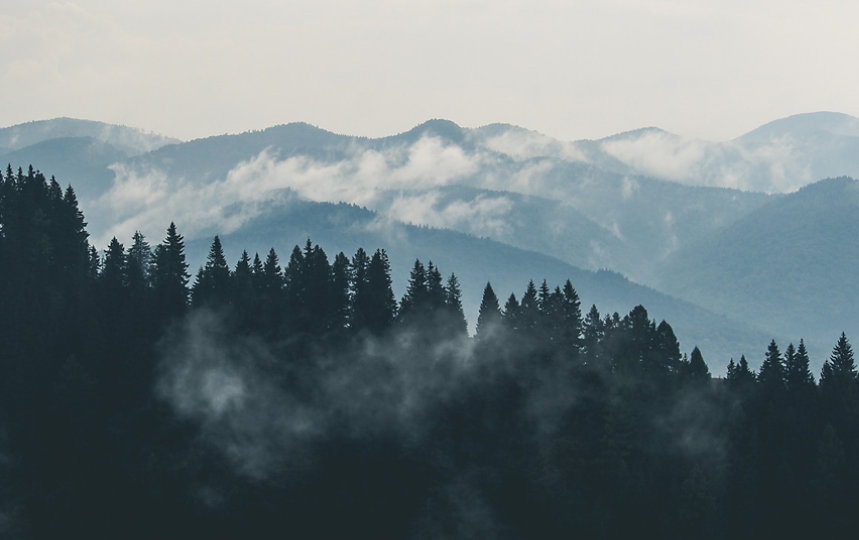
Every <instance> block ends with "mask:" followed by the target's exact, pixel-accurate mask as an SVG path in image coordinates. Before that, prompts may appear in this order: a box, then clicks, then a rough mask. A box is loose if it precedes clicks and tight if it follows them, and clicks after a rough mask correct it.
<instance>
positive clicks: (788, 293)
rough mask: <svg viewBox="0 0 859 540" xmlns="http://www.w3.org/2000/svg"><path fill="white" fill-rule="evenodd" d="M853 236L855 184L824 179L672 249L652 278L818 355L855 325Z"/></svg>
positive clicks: (857, 261)
mask: <svg viewBox="0 0 859 540" xmlns="http://www.w3.org/2000/svg"><path fill="white" fill-rule="evenodd" d="M857 237H859V183H857V182H856V181H855V180H853V179H850V178H844V177H842V178H835V179H828V180H823V181H820V182H817V183H815V184H812V185H809V186H806V187H804V188H802V189H800V190H799V191H797V192H796V193H792V194H789V195H785V196H781V197H778V198H774V199H773V200H771V201H769V202H768V203H767V204H765V205H764V206H762V207H760V208H759V209H757V210H756V211H755V212H752V213H750V214H749V215H747V216H746V217H744V218H742V219H740V220H738V221H736V222H735V223H733V224H731V225H729V226H727V227H725V228H724V229H723V230H720V231H718V232H717V233H715V234H713V235H711V236H710V237H708V238H705V239H702V240H701V241H698V242H696V243H693V244H690V245H688V246H686V247H684V248H682V249H680V250H678V251H677V252H675V253H674V254H672V255H671V257H669V259H668V260H667V264H666V265H665V266H664V268H663V270H662V274H661V279H660V280H659V281H658V282H657V283H656V285H657V286H658V287H660V288H661V289H662V290H666V291H670V292H672V293H675V294H677V295H680V296H682V297H684V298H687V299H690V300H692V301H694V302H697V303H699V304H701V305H706V306H708V307H711V308H712V309H714V310H716V311H718V312H722V313H727V314H730V315H731V316H732V317H733V318H736V319H741V320H745V321H749V322H752V323H754V324H756V325H757V326H759V327H760V328H762V329H764V330H768V331H770V332H780V333H782V334H788V335H791V336H793V340H794V341H798V340H799V338H800V337H805V339H806V341H807V342H809V341H811V342H812V343H813V344H814V345H816V346H817V351H818V352H819V353H821V354H825V353H826V352H827V351H828V349H829V348H831V347H832V345H833V344H834V342H835V340H836V338H837V337H838V335H839V334H840V332H842V331H846V332H847V333H848V335H851V333H852V334H855V333H857V332H859V304H857V302H856V298H857V297H859V273H857V271H856V268H857V266H859V244H857V242H856V238H857ZM817 359H818V361H820V360H821V357H820V356H818V358H817Z"/></svg>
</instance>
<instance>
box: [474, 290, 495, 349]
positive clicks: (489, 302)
mask: <svg viewBox="0 0 859 540" xmlns="http://www.w3.org/2000/svg"><path fill="white" fill-rule="evenodd" d="M500 322H501V309H500V307H499V306H498V297H497V296H495V291H493V290H492V285H491V284H490V283H489V282H487V283H486V287H484V289H483V299H482V300H481V301H480V310H479V312H478V314H477V329H476V336H477V339H478V340H483V339H487V338H489V337H490V336H491V332H493V331H494V330H495V329H496V328H497V326H498V324H499V323H500Z"/></svg>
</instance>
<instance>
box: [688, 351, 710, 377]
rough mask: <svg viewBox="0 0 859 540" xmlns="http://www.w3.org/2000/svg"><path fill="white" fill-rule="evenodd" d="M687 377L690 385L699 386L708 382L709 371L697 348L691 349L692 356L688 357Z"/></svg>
mask: <svg viewBox="0 0 859 540" xmlns="http://www.w3.org/2000/svg"><path fill="white" fill-rule="evenodd" d="M687 377H688V378H689V381H690V382H691V383H692V384H699V385H700V384H706V383H708V382H710V369H709V368H708V367H707V363H706V362H704V356H703V355H702V354H701V349H699V348H698V347H695V348H694V349H692V354H690V355H689V365H688V368H687Z"/></svg>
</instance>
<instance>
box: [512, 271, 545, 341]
mask: <svg viewBox="0 0 859 540" xmlns="http://www.w3.org/2000/svg"><path fill="white" fill-rule="evenodd" d="M537 296H538V295H537V287H536V286H534V282H533V281H529V282H528V287H527V288H526V289H525V294H523V295H522V301H521V302H520V303H519V310H518V314H517V319H518V327H519V330H522V331H525V332H527V333H528V335H529V336H533V335H534V331H535V330H536V329H537V326H538V325H539V324H540V301H539V299H538V297H537Z"/></svg>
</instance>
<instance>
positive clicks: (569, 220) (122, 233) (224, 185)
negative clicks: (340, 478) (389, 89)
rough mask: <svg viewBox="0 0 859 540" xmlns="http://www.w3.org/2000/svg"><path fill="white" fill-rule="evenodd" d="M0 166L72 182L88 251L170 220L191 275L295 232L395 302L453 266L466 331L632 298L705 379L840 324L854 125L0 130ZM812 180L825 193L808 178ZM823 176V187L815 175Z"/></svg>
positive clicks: (846, 301)
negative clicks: (385, 279) (535, 284)
mask: <svg viewBox="0 0 859 540" xmlns="http://www.w3.org/2000/svg"><path fill="white" fill-rule="evenodd" d="M0 162H6V163H10V164H12V166H13V167H17V166H22V167H25V168H26V166H27V165H29V164H30V163H32V164H33V165H34V166H35V167H37V168H39V169H41V170H42V171H43V172H45V173H46V174H48V175H52V174H53V175H56V176H57V178H58V180H60V182H61V183H63V184H67V183H70V184H72V185H73V186H74V187H75V190H76V192H77V193H78V196H79V199H80V201H81V205H82V208H83V210H84V212H85V214H86V216H87V219H88V222H89V231H90V233H91V234H92V237H93V241H94V243H95V244H96V245H97V246H99V247H101V248H103V247H105V246H106V244H107V241H108V240H109V239H110V237H111V236H114V235H115V236H117V238H119V239H120V241H122V242H126V243H127V242H128V241H129V240H130V237H131V234H132V233H133V232H134V231H135V230H141V231H142V232H144V234H146V235H147V237H148V238H149V239H150V241H152V242H157V241H158V240H159V239H160V237H161V236H162V235H163V231H164V229H165V228H166V226H167V224H169V222H170V221H175V222H176V223H177V225H178V226H179V229H180V232H182V233H183V234H184V235H185V236H186V239H187V241H188V254H189V258H190V260H191V261H192V262H193V265H195V267H196V265H198V264H201V262H202V261H203V259H204V258H205V254H206V251H207V248H208V243H209V242H210V241H211V238H212V236H213V235H214V234H220V235H221V239H222V241H223V243H224V245H225V247H226V249H227V252H228V255H230V256H231V257H232V258H233V260H235V259H237V258H238V254H239V251H240V250H241V249H245V248H246V249H248V250H250V251H259V252H260V254H261V255H262V254H263V253H264V252H266V251H268V248H269V247H275V248H276V249H277V251H278V253H279V254H280V255H281V257H282V259H283V258H287V257H288V254H289V251H290V250H291V247H292V245H294V244H302V243H303V242H304V241H305V240H306V238H307V237H310V238H311V239H312V240H313V241H314V242H318V243H319V244H320V245H322V247H323V248H325V249H326V251H327V252H328V253H329V255H333V254H334V253H336V252H337V251H340V250H343V251H344V252H346V253H347V254H351V253H352V252H354V250H355V249H356V248H357V247H358V246H363V247H365V248H367V249H374V248H376V247H381V248H385V249H387V250H388V252H389V254H390V255H391V258H392V263H393V267H394V268H393V269H394V280H395V287H396V292H397V293H398V294H399V293H401V292H402V290H403V289H404V286H405V281H406V277H407V273H408V270H409V269H410V268H411V263H412V262H413V261H414V258H416V257H420V258H422V259H424V260H427V259H430V260H433V262H435V263H436V264H437V265H438V266H439V267H440V268H441V269H442V271H444V272H448V273H449V272H456V274H457V276H458V277H459V278H460V280H461V281H462V284H463V289H464V293H465V296H464V301H465V305H466V311H467V315H468V316H469V319H470V321H472V323H473V321H474V319H475V316H476V307H477V305H478V304H479V301H480V298H479V295H480V293H481V291H482V289H483V285H484V284H485V282H486V281H487V280H490V281H492V283H493V287H494V288H495V290H496V292H498V294H499V296H500V297H504V298H506V296H507V295H509V294H510V293H511V292H513V293H515V294H516V295H517V296H519V295H520V294H521V292H522V291H523V290H524V288H525V285H526V284H527V281H528V280H529V279H534V280H535V281H540V280H542V279H547V280H548V283H549V284H550V285H552V286H554V285H556V284H562V282H563V280H565V279H567V278H570V279H571V280H572V281H573V284H574V286H575V287H576V288H577V290H578V291H579V293H580V295H581V296H582V299H583V304H584V307H585V308H587V307H589V306H590V304H591V303H595V304H596V305H597V306H598V307H599V308H600V310H601V311H603V312H604V313H605V312H610V311H619V312H621V313H624V312H626V311H629V310H630V309H631V308H632V307H633V306H634V305H636V304H639V303H640V304H643V305H644V306H645V307H647V308H648V310H649V311H650V313H651V316H652V317H657V318H658V319H662V318H665V319H666V320H668V321H669V322H670V323H671V324H672V326H674V328H675V331H676V332H677V334H678V337H679V338H680V340H681V344H682V347H683V349H684V350H686V351H688V350H690V349H691V348H692V346H694V345H699V346H700V347H701V349H702V351H704V355H705V358H706V359H707V360H708V363H709V364H710V367H711V369H712V370H713V372H714V373H717V374H719V373H722V372H723V371H724V366H725V364H727V362H728V360H729V358H731V357H733V358H735V359H736V358H738V357H739V355H740V354H745V355H746V356H747V357H748V359H749V361H750V363H751V365H752V366H755V365H757V364H759V362H760V359H762V357H763V351H764V350H765V348H766V344H767V343H768V342H769V340H770V339H772V338H776V339H777V340H778V341H779V342H780V343H784V345H786V344H787V343H786V341H787V340H790V341H793V342H798V340H799V339H800V338H804V339H805V341H806V344H807V345H808V346H809V350H810V352H811V353H812V356H813V361H814V362H815V363H816V365H817V366H819V365H820V364H821V363H822V361H823V359H824V358H825V355H826V354H827V351H828V350H829V348H831V346H832V344H833V343H834V341H835V338H836V337H837V335H839V334H840V332H841V331H846V332H848V334H849V333H850V332H851V331H853V332H855V331H856V330H859V325H857V321H859V308H856V307H854V305H853V304H854V302H852V299H853V297H854V295H853V294H851V293H853V292H855V291H856V290H857V289H859V276H857V274H856V273H855V272H852V269H853V268H855V265H856V262H857V260H859V253H857V244H856V242H855V238H856V231H857V229H859V218H857V216H859V214H857V212H856V210H857V205H859V195H857V193H859V191H857V190H859V187H857V185H856V182H855V181H853V180H851V179H849V178H846V177H847V176H859V120H857V119H856V118H853V117H850V116H847V115H843V114H838V113H811V114H803V115H797V116H792V117H789V118H785V119H781V120H776V121H774V122H771V123H769V124H766V125H764V126H762V127H760V128H758V129H756V130H754V131H752V132H750V133H747V134H745V135H742V136H740V137H737V138H736V139H733V140H731V141H725V142H708V141H700V140H695V139H689V138H685V137H681V136H678V135H674V134H670V133H667V132H665V131H662V130H660V129H657V128H645V129H639V130H635V131H629V132H625V133H621V134H618V135H614V136H611V137H607V138H604V139H599V140H583V141H574V142H565V141H559V140H556V139H553V138H550V137H548V136H545V135H542V134H539V133H536V132H533V131H529V130H526V129H523V128H520V127H516V126H510V125H505V124H493V125H489V126H484V127H480V128H475V129H469V128H463V127H460V126H458V125H456V124H455V123H453V122H450V121H446V120H431V121H428V122H425V123H424V124H421V125H419V126H417V127H415V128H413V129H412V130H409V131H407V132H404V133H401V134H398V135H394V136H391V137H385V138H379V139H370V138H364V137H351V136H345V135H338V134H335V133H331V132H328V131H325V130H322V129H319V128H316V127H314V126H311V125H308V124H303V123H294V124H287V125H280V126H275V127H272V128H268V129H265V130H261V131H254V132H247V133H242V134H235V135H221V136H216V137H209V138H204V139H197V140H193V141H188V142H182V141H179V140H176V139H171V138H168V137H164V136H161V135H156V134H150V133H145V132H142V131H140V130H136V129H134V128H128V127H123V126H112V125H109V124H102V123H99V122H91V121H82V120H74V119H68V118H61V119H54V120H47V121H41V122H30V123H27V124H21V125H18V126H12V127H9V128H4V129H0ZM827 177H833V178H832V179H828V180H824V179H825V178H827ZM834 177H839V178H834Z"/></svg>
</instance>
